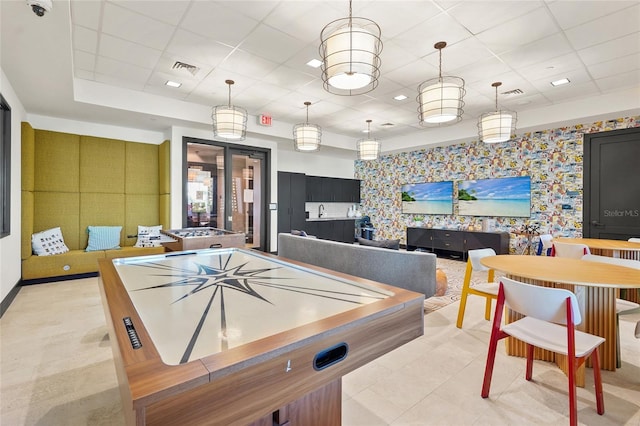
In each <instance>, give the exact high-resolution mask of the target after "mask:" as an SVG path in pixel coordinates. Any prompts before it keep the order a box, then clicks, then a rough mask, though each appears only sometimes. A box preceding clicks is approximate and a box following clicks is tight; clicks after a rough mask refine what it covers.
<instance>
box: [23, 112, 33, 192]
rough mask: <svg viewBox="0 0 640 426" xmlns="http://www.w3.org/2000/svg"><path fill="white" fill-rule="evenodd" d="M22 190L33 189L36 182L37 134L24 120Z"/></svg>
mask: <svg viewBox="0 0 640 426" xmlns="http://www.w3.org/2000/svg"><path fill="white" fill-rule="evenodd" d="M21 131H22V142H21V151H22V154H21V155H22V160H21V161H22V172H21V173H22V190H23V191H33V189H34V182H35V174H34V173H33V172H34V168H35V155H36V154H35V143H36V136H35V131H34V130H33V127H31V125H30V124H29V123H25V122H22V130H21Z"/></svg>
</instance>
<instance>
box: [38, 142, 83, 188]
mask: <svg viewBox="0 0 640 426" xmlns="http://www.w3.org/2000/svg"><path fill="white" fill-rule="evenodd" d="M35 136H36V140H35V162H34V164H35V167H34V170H35V185H34V190H35V191H59V192H78V190H79V188H80V184H79V182H80V166H79V163H78V161H79V159H80V137H79V136H78V135H71V134H68V133H58V132H48V131H44V130H36V131H35Z"/></svg>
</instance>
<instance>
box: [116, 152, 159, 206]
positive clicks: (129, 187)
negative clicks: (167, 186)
mask: <svg viewBox="0 0 640 426" xmlns="http://www.w3.org/2000/svg"><path fill="white" fill-rule="evenodd" d="M158 166H159V163H158V145H151V144H148V143H134V142H129V143H127V144H126V145H125V187H124V192H125V193H127V194H155V195H158V191H159V189H158ZM156 211H157V210H156Z"/></svg>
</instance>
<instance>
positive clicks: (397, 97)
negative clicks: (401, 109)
mask: <svg viewBox="0 0 640 426" xmlns="http://www.w3.org/2000/svg"><path fill="white" fill-rule="evenodd" d="M393 99H395V100H396V101H404V100H405V99H407V97H406V96H405V95H398V96H394V97H393Z"/></svg>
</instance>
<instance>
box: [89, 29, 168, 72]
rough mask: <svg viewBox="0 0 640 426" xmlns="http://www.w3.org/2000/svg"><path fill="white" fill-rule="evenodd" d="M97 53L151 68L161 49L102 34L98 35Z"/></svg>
mask: <svg viewBox="0 0 640 426" xmlns="http://www.w3.org/2000/svg"><path fill="white" fill-rule="evenodd" d="M99 54H100V56H105V57H107V58H111V59H116V60H118V61H122V62H126V63H129V64H132V65H138V66H140V67H143V68H149V69H152V68H153V67H155V66H156V64H157V63H158V60H159V59H160V55H161V54H162V51H160V50H157V49H152V48H150V47H146V46H142V45H140V44H137V43H132V42H130V41H127V40H123V39H121V38H116V37H113V36H110V35H108V34H103V35H102V37H100V51H99Z"/></svg>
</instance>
